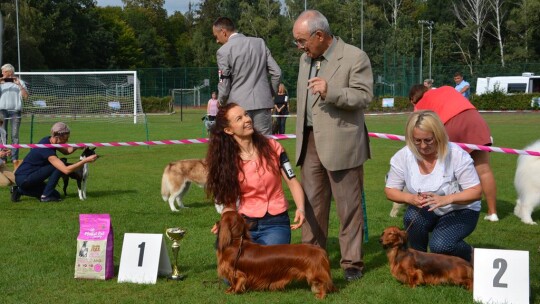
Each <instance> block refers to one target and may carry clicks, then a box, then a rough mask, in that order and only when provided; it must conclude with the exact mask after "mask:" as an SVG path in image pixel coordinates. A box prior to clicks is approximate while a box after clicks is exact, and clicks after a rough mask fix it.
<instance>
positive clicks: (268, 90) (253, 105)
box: [217, 34, 281, 110]
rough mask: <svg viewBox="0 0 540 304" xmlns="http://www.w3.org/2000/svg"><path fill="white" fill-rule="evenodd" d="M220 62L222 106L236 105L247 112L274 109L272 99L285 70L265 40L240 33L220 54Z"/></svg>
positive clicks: (233, 37) (218, 61) (218, 60)
mask: <svg viewBox="0 0 540 304" xmlns="http://www.w3.org/2000/svg"><path fill="white" fill-rule="evenodd" d="M217 63H218V68H219V70H220V73H221V79H220V82H219V84H218V92H219V94H218V100H219V102H220V103H226V102H235V103H238V104H239V105H241V106H242V107H243V108H244V109H246V110H258V109H270V108H273V107H274V101H273V99H272V96H273V95H274V94H275V92H277V89H278V85H279V81H280V78H281V69H280V68H279V66H278V64H277V63H276V61H275V60H274V58H272V54H271V53H270V50H269V49H268V48H267V47H266V44H265V43H264V40H262V39H261V38H255V37H246V36H244V35H242V34H236V35H234V36H232V37H230V38H229V40H228V41H227V43H225V44H224V45H223V46H222V47H220V48H219V50H218V51H217ZM268 74H270V75H271V82H272V84H271V85H270V83H268Z"/></svg>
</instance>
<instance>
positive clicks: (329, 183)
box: [293, 10, 373, 281]
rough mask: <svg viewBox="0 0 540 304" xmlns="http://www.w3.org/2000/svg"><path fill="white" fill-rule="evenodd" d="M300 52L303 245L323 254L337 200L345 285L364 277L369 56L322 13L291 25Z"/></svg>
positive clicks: (298, 142)
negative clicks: (336, 33)
mask: <svg viewBox="0 0 540 304" xmlns="http://www.w3.org/2000/svg"><path fill="white" fill-rule="evenodd" d="M293 36H294V39H295V43H296V45H297V46H298V48H299V49H301V50H302V51H304V54H302V56H301V57H300V68H299V69H300V70H299V73H298V83H297V90H298V91H297V102H298V104H297V115H298V118H297V123H296V138H297V140H296V162H297V165H300V166H301V168H302V186H303V187H304V191H305V193H306V220H307V223H306V224H307V225H306V224H304V226H303V227H302V228H303V229H302V241H303V242H304V243H311V244H316V245H319V246H321V247H323V248H326V241H327V238H328V218H329V213H330V203H331V199H332V196H333V197H334V199H335V201H336V209H337V212H338V216H339V219H340V222H341V225H340V232H339V244H340V248H341V260H340V264H341V268H343V270H344V277H345V279H346V280H347V281H353V280H357V279H360V278H361V277H362V270H363V268H364V262H363V260H362V238H363V226H364V225H363V211H362V202H361V200H362V189H363V182H364V180H363V179H364V170H363V164H364V162H365V161H366V160H367V159H368V158H370V151H369V139H368V134H367V129H366V126H365V121H364V109H365V108H366V107H367V105H368V103H369V102H371V99H372V98H373V75H372V72H371V64H370V61H369V58H368V56H367V55H366V53H364V52H363V51H361V50H360V49H358V48H357V47H354V46H352V45H349V44H346V43H345V42H343V40H341V39H340V38H339V37H335V36H333V35H332V33H331V32H330V27H329V25H328V21H327V19H326V17H324V15H322V14H321V13H320V12H318V11H314V10H308V11H305V12H303V13H302V14H301V15H300V16H299V17H298V19H297V20H296V22H295V23H294V27H293Z"/></svg>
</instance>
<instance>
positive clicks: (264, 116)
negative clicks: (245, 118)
mask: <svg viewBox="0 0 540 304" xmlns="http://www.w3.org/2000/svg"><path fill="white" fill-rule="evenodd" d="M247 112H248V115H249V117H251V119H252V120H253V128H255V129H256V130H257V131H259V132H261V134H262V135H272V109H260V110H248V111H247Z"/></svg>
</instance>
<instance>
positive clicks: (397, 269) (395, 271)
mask: <svg viewBox="0 0 540 304" xmlns="http://www.w3.org/2000/svg"><path fill="white" fill-rule="evenodd" d="M379 242H380V243H381V244H382V246H383V248H384V249H386V255H387V256H388V261H389V263H390V272H391V273H392V275H393V276H394V277H395V278H396V279H397V280H398V281H400V282H402V283H404V284H407V285H409V286H410V287H416V286H417V285H422V284H428V285H438V284H453V285H462V286H464V287H465V288H467V289H468V290H472V288H473V268H472V266H471V264H470V263H469V262H467V261H465V260H464V259H462V258H458V257H455V256H449V255H444V254H437V253H427V252H422V251H418V250H414V249H410V248H407V232H405V231H403V230H401V229H399V228H398V227H394V226H392V227H388V228H386V229H385V230H384V232H383V233H382V235H381V238H380V240H379Z"/></svg>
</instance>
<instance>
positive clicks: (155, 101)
mask: <svg viewBox="0 0 540 304" xmlns="http://www.w3.org/2000/svg"><path fill="white" fill-rule="evenodd" d="M141 101H142V107H143V111H144V113H163V112H171V108H170V107H171V97H170V96H165V97H141Z"/></svg>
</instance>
